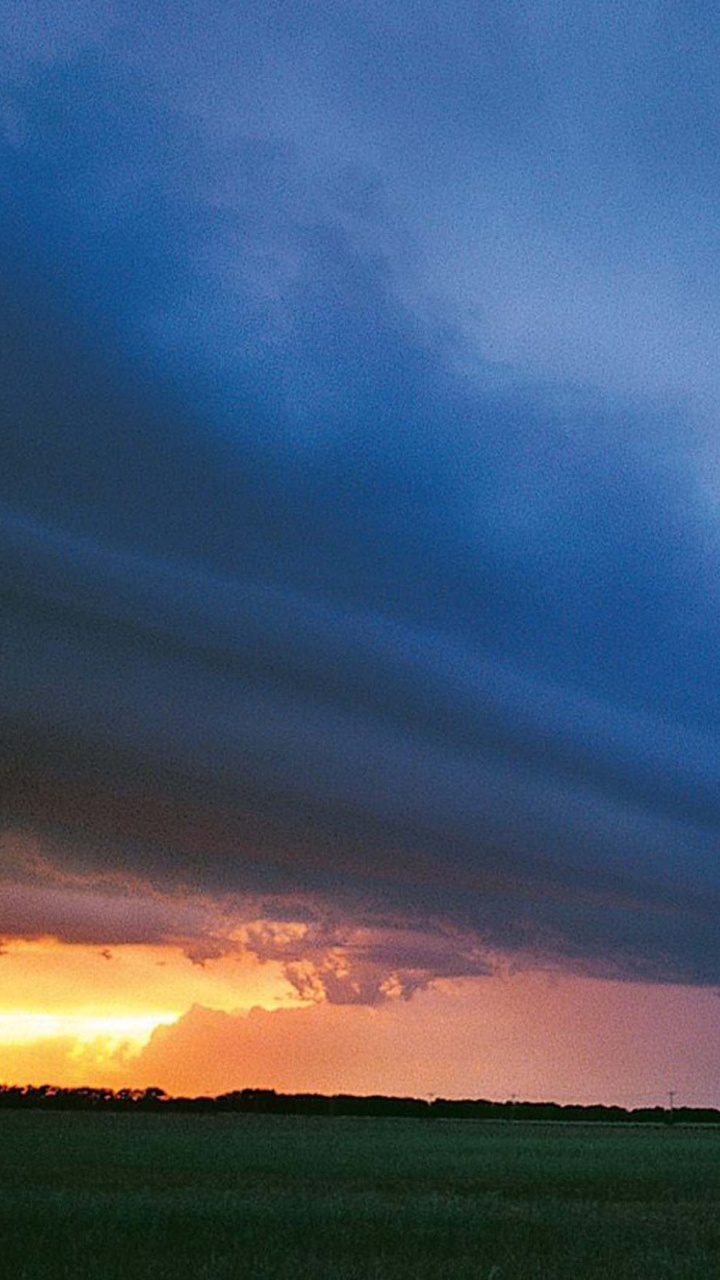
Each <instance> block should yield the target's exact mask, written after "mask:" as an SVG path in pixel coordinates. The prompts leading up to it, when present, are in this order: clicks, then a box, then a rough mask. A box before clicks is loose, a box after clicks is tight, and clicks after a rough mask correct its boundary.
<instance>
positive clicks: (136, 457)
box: [0, 2, 720, 1003]
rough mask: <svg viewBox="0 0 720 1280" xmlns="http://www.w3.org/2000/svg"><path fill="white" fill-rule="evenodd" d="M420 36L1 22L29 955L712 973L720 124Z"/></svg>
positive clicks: (480, 18)
mask: <svg viewBox="0 0 720 1280" xmlns="http://www.w3.org/2000/svg"><path fill="white" fill-rule="evenodd" d="M421 8H422V11H423V12H422V13H420V12H419V11H418V10H417V9H414V10H413V12H412V14H410V13H409V11H406V8H405V6H399V5H395V4H389V5H388V4H385V5H383V6H375V5H370V6H367V7H366V9H365V10H364V11H363V16H362V17H359V16H358V15H357V14H356V13H354V12H353V13H352V14H351V13H350V12H349V10H347V9H346V8H345V7H344V6H339V7H338V8H337V9H336V10H334V11H333V14H332V15H330V14H328V13H327V11H326V10H327V7H326V6H322V7H321V6H313V5H310V6H303V8H302V17H300V10H297V11H296V10H294V9H293V8H292V7H290V8H288V6H286V5H282V6H280V5H275V4H268V5H266V6H263V11H262V16H260V15H259V13H258V12H257V11H256V10H255V8H254V7H252V6H245V5H242V4H238V5H231V6H215V5H212V4H211V5H203V6H202V8H200V7H198V6H196V5H194V4H190V3H187V4H185V3H179V4H177V5H176V6H173V9H174V11H175V13H174V18H175V20H174V21H173V23H172V24H170V23H168V22H167V20H164V19H163V17H162V14H161V11H160V8H159V7H157V8H156V7H155V6H153V5H149V6H143V11H142V12H140V10H139V9H138V8H137V6H135V5H133V4H131V3H129V2H128V3H117V4H116V5H114V6H98V7H95V6H86V5H82V4H73V5H69V6H65V7H64V12H65V10H67V14H66V16H65V17H63V19H62V20H61V19H60V18H59V17H58V16H57V15H56V14H55V15H54V14H53V13H52V6H48V7H47V10H46V9H45V8H44V6H43V5H42V4H40V3H38V4H37V5H35V6H34V9H33V11H34V12H35V17H36V21H35V22H34V23H33V24H25V23H22V22H20V20H19V11H18V12H17V13H14V15H13V14H11V16H10V17H9V18H3V19H2V24H3V26H4V27H5V28H6V41H5V45H4V55H3V56H4V58H5V59H6V61H7V68H8V75H7V87H6V90H5V97H4V100H3V104H2V120H3V121H4V142H3V144H2V146H1V147H0V167H1V168H2V172H3V177H4V180H5V181H4V185H5V190H6V193H7V195H6V197H5V198H4V204H3V217H2V225H1V227H0V269H1V270H2V277H3V289H2V299H1V300H0V341H1V343H2V347H1V350H2V366H3V378H2V385H1V386H0V420H1V421H2V432H1V435H0V592H1V593H2V622H1V627H2V632H1V635H0V645H1V653H0V656H1V659H2V666H1V668H0V673H1V692H0V698H1V700H2V702H1V709H2V739H3V741H2V746H3V752H2V781H3V787H4V792H5V796H6V800H5V804H4V811H5V819H6V827H7V830H8V832H9V833H10V834H9V836H8V839H9V840H11V841H15V842H16V841H17V840H18V839H20V840H26V839H27V838H28V836H32V838H33V839H36V840H37V841H38V842H39V847H41V848H42V850H43V859H41V861H40V862H39V863H38V862H35V863H34V864H32V865H30V864H28V863H27V862H22V861H20V862H18V860H17V858H15V861H12V860H11V862H12V865H10V863H9V864H8V867H7V868H5V870H4V872H3V874H4V875H6V876H7V877H8V880H7V883H8V884H10V883H12V884H13V885H15V886H16V888H15V890H14V893H15V894H16V896H15V897H14V898H13V899H12V902H13V903H14V904H15V905H14V906H13V907H12V909H9V910H8V911H6V912H5V913H4V914H3V917H2V920H1V921H0V930H2V932H4V933H5V934H7V935H8V936H9V935H11V934H12V935H15V936H38V933H39V932H42V931H45V932H48V933H53V934H55V935H56V936H59V937H66V938H67V939H72V938H74V937H75V938H77V937H80V936H82V937H83V938H87V939H89V940H92V941H93V942H97V943H98V944H102V943H104V942H111V941H116V940H118V939H121V938H123V937H124V938H126V939H127V940H131V939H132V940H138V939H141V940H148V941H153V940H162V941H172V942H179V943H180V945H183V946H185V947H186V949H188V951H189V953H190V952H191V951H193V950H195V951H196V952H197V954H198V955H199V956H202V955H203V954H205V953H204V952H203V947H205V948H206V949H207V951H206V954H214V953H215V951H216V949H218V948H219V949H220V950H222V949H223V948H226V947H233V946H236V945H242V946H246V947H250V949H254V950H255V953H256V954H258V955H260V956H272V958H274V959H280V960H281V961H282V963H283V964H284V965H285V966H286V972H287V973H288V975H289V976H290V977H291V979H292V980H293V981H294V983H295V985H296V987H297V989H298V990H299V991H301V993H302V994H305V995H308V996H310V997H314V996H315V995H317V996H319V997H322V998H324V999H328V1000H333V1001H335V1002H338V1003H343V1002H345V1001H357V1002H366V1003H374V1002H376V1001H377V1000H378V999H379V998H380V995H381V994H383V993H386V992H387V991H390V990H393V991H394V992H395V993H398V994H410V993H411V992H412V990H413V989H416V988H417V987H419V986H423V985H426V984H427V983H428V982H429V981H431V980H432V977H433V976H434V975H435V976H448V975H452V974H473V973H483V972H485V971H487V968H488V967H489V966H491V965H492V963H493V958H494V957H497V956H499V955H503V956H506V957H508V956H509V957H514V959H515V962H517V963H521V964H528V965H531V964H546V965H547V964H550V965H560V966H564V967H566V968H570V969H572V970H573V971H581V972H589V973H593V974H596V975H603V976H614V977H626V978H640V977H642V978H650V979H656V980H662V981H671V980H679V981H685V982H691V983H702V984H705V983H716V982H717V981H718V980H719V978H720V939H719V938H718V933H717V925H716V922H717V907H718V901H719V899H718V894H719V893H720V872H719V871H718V862H717V854H716V841H717V830H718V819H719V818H720V786H719V784H720V764H718V758H719V757H718V737H719V721H720V679H719V677H718V663H717V650H718V603H719V602H718V591H717V582H718V581H719V580H720V575H719V573H718V571H719V570H720V538H719V528H718V517H717V502H718V498H720V481H718V479H717V477H718V475H720V471H719V470H718V463H719V462H720V458H718V451H717V441H716V438H715V432H714V429H713V428H714V423H715V421H716V414H717V409H718V407H720V388H719V387H718V385H717V374H716V361H715V360H714V356H713V354H712V353H713V352H714V345H713V344H714V341H715V339H714V334H715V333H716V332H717V323H718V320H720V297H719V296H718V290H717V286H716V283H715V274H716V273H715V268H714V251H713V248H712V246H713V244H714V238H717V235H718V232H719V230H720V225H719V224H718V222H717V215H716V213H714V212H713V209H712V208H711V202H710V201H709V200H708V198H707V194H708V192H712V191H714V190H715V187H716V185H717V178H718V175H717V174H716V173H715V163H716V162H715V161H714V160H713V158H712V155H711V154H710V153H709V151H703V150H702V148H701V147H700V144H699V143H698V142H697V141H694V142H693V145H692V146H689V145H688V144H689V140H690V139H693V140H695V139H697V138H698V136H699V137H705V139H706V140H708V139H709V138H710V135H711V121H710V120H709V118H705V116H703V112H702V110H701V107H700V106H699V100H698V99H696V98H695V97H692V96H688V91H687V89H686V87H685V84H686V77H685V76H683V78H682V81H681V80H680V79H678V76H677V73H676V70H675V63H674V54H673V49H674V44H673V41H674V39H675V22H676V19H675V17H674V16H673V12H672V11H671V10H670V8H669V7H668V6H667V5H665V4H657V5H654V6H650V7H647V6H646V7H645V9H644V11H643V14H644V16H642V17H640V16H630V17H627V18H623V19H622V21H621V15H619V14H614V15H611V16H610V17H609V18H607V19H605V18H604V19H603V21H602V22H601V21H600V17H599V10H598V11H597V12H596V6H593V5H590V6H584V8H583V14H584V16H581V15H577V14H575V13H574V11H573V12H571V11H570V10H569V8H568V7H567V6H565V5H562V4H559V3H552V4H546V3H542V4H540V3H537V4H529V5H526V6H521V7H520V10H518V11H517V12H516V13H515V15H510V16H509V15H508V13H507V11H506V6H501V5H497V6H496V5H487V6H483V7H482V14H480V12H479V10H478V8H477V6H475V5H464V4H461V5H454V6H451V7H448V9H447V11H446V12H445V11H443V9H442V7H441V9H440V10H437V7H436V6H434V7H433V10H432V22H431V23H430V26H429V27H426V25H425V23H424V17H423V15H424V16H425V17H427V18H428V20H429V18H430V14H429V10H428V13H427V14H425V6H424V5H423V6H421ZM321 10H325V12H322V11H321ZM646 10H647V12H646ZM651 10H652V14H651V12H650V11H651ZM696 20H697V23H698V24H699V26H698V31H699V32H701V34H702V40H701V39H700V35H698V39H697V41H695V42H694V43H693V46H692V50H691V52H690V53H689V54H688V56H689V57H690V59H691V62H692V64H693V68H694V70H695V71H696V72H697V74H698V76H699V77H700V78H702V77H703V76H704V77H707V75H708V73H709V63H707V61H706V54H705V52H704V50H705V48H706V47H707V46H706V44H705V43H704V41H705V36H706V35H708V38H709V23H707V22H706V21H705V19H704V18H703V16H702V7H700V8H699V9H698V10H697V16H696ZM586 23H590V24H591V26H592V37H593V64H592V67H588V66H587V64H586V61H583V57H585V59H586V53H585V54H583V51H584V50H585V51H586V50H587V45H588V31H587V30H586ZM706 28H707V30H706ZM714 43H715V45H716V44H717V39H715V42H714ZM711 46H712V42H711ZM708 56H709V55H708ZM583 68H584V69H583ZM663 84H664V85H665V86H670V90H669V91H668V92H667V93H664V92H663V90H662V88H661V87H660V86H662V85H663ZM608 95H609V96H608ZM608 103H609V104H610V108H609V107H608ZM713 128H714V126H713ZM698 131H699V132H698ZM659 135H662V136H663V137H664V138H665V145H664V150H663V153H662V160H658V159H657V138H658V136H659ZM660 171H662V182H660V177H659V175H660ZM691 215H692V216H691ZM8 847H9V846H8ZM13 847H15V845H13ZM69 876H75V877H79V880H76V881H75V882H73V884H72V885H71V884H69V882H68V877H69ZM128 894H131V895H132V894H135V895H136V898H137V900H136V901H135V905H134V907H133V912H131V913H130V915H128V914H127V913H126V915H125V916H123V917H122V920H121V919H120V915H119V914H118V913H119V912H120V914H121V908H120V907H119V906H118V902H119V901H120V900H122V899H123V895H125V896H127V895H128ZM18 895H19V896H18ZM68 895H70V896H68ZM78 895H80V897H78ZM153 895H154V896H153ZM141 899H142V900H141ZM8 901H10V899H8ZM133 913H134V914H133ZM80 921H82V923H79V922H80ZM257 921H261V922H262V921H265V925H262V924H258V923H257ZM272 921H280V922H282V924H283V925H293V927H294V928H295V932H293V931H292V930H291V931H290V932H289V933H286V934H283V933H282V931H279V930H277V929H275V930H274V929H273V927H271V924H272ZM253 922H256V923H255V924H253ZM251 926H252V928H254V932H248V929H249V928H251ZM123 930H125V932H123ZM282 939H285V941H282Z"/></svg>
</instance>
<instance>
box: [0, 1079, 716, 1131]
mask: <svg viewBox="0 0 720 1280" xmlns="http://www.w3.org/2000/svg"><path fill="white" fill-rule="evenodd" d="M3 1107H5V1108H19V1109H33V1110H44V1111H122V1112H148V1111H151V1112H156V1113H171V1112H172V1113H176V1112H202V1113H209V1114H223V1113H227V1112H240V1113H242V1114H246V1115H297V1116H397V1117H404V1118H416V1119H425V1120H505V1121H507V1122H509V1123H513V1122H515V1121H535V1122H542V1123H547V1122H551V1121H564V1122H566V1123H568V1122H575V1123H578V1122H588V1121H590V1122H593V1121H594V1122H601V1123H606V1124H607V1123H612V1124H622V1123H632V1124H639V1123H650V1124H659V1123H665V1124H667V1123H677V1124H719V1123H720V1111H718V1110H717V1109H716V1108H714V1107H674V1108H672V1109H669V1108H667V1107H661V1106H656V1107H636V1108H633V1109H628V1108H626V1107H619V1106H603V1105H601V1104H596V1105H591V1106H581V1105H579V1104H570V1105H563V1104H561V1103H557V1102H520V1101H517V1100H512V1101H509V1102H493V1101H490V1100H489V1099H487V1098H464V1099H456V1098H432V1099H423V1098H405V1097H386V1096H384V1095H382V1094H375V1095H371V1096H369V1097H365V1096H358V1095H355V1094H347V1093H337V1094H333V1095H327V1094H320V1093H277V1092H276V1091H275V1090H274V1089H236V1090H233V1091H232V1092H230V1093H221V1094H218V1095H217V1096H216V1097H209V1096H206V1095H200V1096H198V1097H182V1096H180V1097H172V1096H171V1095H170V1094H167V1093H166V1092H165V1090H164V1089H160V1088H156V1087H155V1088H149V1089H118V1090H113V1089H102V1088H89V1087H82V1088H63V1087H61V1086H59V1085H50V1084H42V1085H0V1108H3Z"/></svg>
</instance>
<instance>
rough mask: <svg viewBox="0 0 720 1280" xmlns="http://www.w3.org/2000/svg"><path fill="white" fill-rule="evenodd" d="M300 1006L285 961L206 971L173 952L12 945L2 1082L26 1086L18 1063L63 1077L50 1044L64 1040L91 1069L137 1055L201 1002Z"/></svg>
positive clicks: (1, 1018) (238, 962)
mask: <svg viewBox="0 0 720 1280" xmlns="http://www.w3.org/2000/svg"><path fill="white" fill-rule="evenodd" d="M297 1003H299V1001H298V1000H297V996H296V993H295V992H294V991H293V989H292V987H291V986H290V985H289V983H288V982H287V981H286V980H285V979H284V978H283V976H282V972H281V969H280V966H279V965H277V964H274V963H273V962H270V961H268V962H266V963H264V964H260V963H259V962H258V961H257V960H255V959H254V958H253V957H252V956H249V955H246V954H242V955H240V954H238V955H230V956H223V957H220V958H218V959H216V960H209V961H206V962H205V963H204V964H202V965H200V964H194V963H193V962H192V961H191V960H189V959H188V957H187V956H186V955H184V953H183V952H182V951H181V950H180V948H178V947H170V946H164V947H158V946H117V947H110V948H107V949H103V948H99V947H89V946H80V945H69V944H64V943H60V942H57V941H55V940H54V939H51V938H44V939H40V940H36V941H16V942H12V943H8V944H6V946H5V947H4V949H3V952H2V955H1V956H0V1082H1V1081H9V1080H10V1079H11V1077H12V1082H15V1083H25V1082H26V1080H25V1079H23V1080H22V1081H18V1079H17V1076H16V1074H15V1072H16V1070H17V1069H18V1064H20V1063H25V1064H26V1066H25V1069H26V1071H27V1070H31V1072H32V1077H33V1078H36V1077H37V1076H38V1075H39V1076H41V1077H42V1078H43V1079H45V1075H46V1070H45V1064H46V1063H47V1064H48V1067H49V1065H50V1063H53V1064H54V1067H55V1071H56V1073H57V1061H56V1054H55V1053H54V1052H53V1051H52V1049H51V1042H54V1043H55V1044H57V1043H58V1042H59V1041H63V1042H64V1044H65V1052H66V1055H67V1056H68V1058H69V1059H72V1061H73V1062H74V1063H75V1065H76V1066H79V1065H80V1061H82V1062H84V1064H85V1066H86V1067H88V1066H89V1065H91V1063H100V1062H101V1061H102V1062H107V1061H108V1060H109V1058H111V1057H112V1056H113V1055H118V1054H121V1056H123V1057H125V1058H127V1055H128V1054H129V1055H131V1056H132V1055H133V1054H135V1053H137V1052H139V1051H140V1049H141V1048H142V1046H143V1045H145V1044H147V1042H148V1040H149V1039H150V1036H151V1035H152V1033H153V1031H154V1030H155V1029H156V1028H157V1027H158V1026H161V1025H163V1024H164V1025H167V1024H169V1023H172V1022H174V1021H176V1020H177V1019H178V1018H179V1017H181V1016H182V1014H183V1013H185V1012H186V1011H187V1010H188V1009H189V1008H190V1007H191V1006H192V1005H194V1004H202V1005H205V1006H206V1007H208V1008H212V1009H221V1010H224V1011H228V1012H229V1011H231V1010H238V1009H250V1008H252V1007H253V1006H258V1005H259V1006H261V1007H262V1008H265V1009H275V1008H279V1007H283V1006H285V1007H287V1006H290V1005H294V1004H297ZM73 1075H74V1072H73ZM27 1082H30V1076H28V1077H27ZM55 1082H56V1083H58V1084H62V1083H66V1082H67V1083H69V1082H70V1081H69V1080H68V1081H65V1080H61V1079H58V1080H56V1081H55Z"/></svg>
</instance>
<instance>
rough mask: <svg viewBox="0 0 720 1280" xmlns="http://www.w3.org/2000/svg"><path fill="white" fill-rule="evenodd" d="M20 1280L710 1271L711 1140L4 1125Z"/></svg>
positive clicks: (404, 1124) (431, 1130)
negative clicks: (46, 1279)
mask: <svg viewBox="0 0 720 1280" xmlns="http://www.w3.org/2000/svg"><path fill="white" fill-rule="evenodd" d="M0 1186H1V1190H2V1196H1V1208H0V1272H1V1273H2V1275H3V1276H8V1278H10V1277H12V1280H41V1278H42V1280H44V1278H46V1277H47V1278H48V1280H50V1278H51V1277H52V1280H59V1278H60V1277H63V1280H85V1278H87V1277H92V1278H93V1280H117V1278H119V1277H148V1280H190V1278H191V1277H192V1280H230V1278H231V1277H243V1278H245V1277H247V1278H248V1280H371V1278H373V1280H400V1277H402V1280H429V1278H430V1277H433V1278H438V1280H439V1278H440V1277H442V1278H443V1280H444V1278H445V1277H447V1280H470V1278H471V1277H472V1280H560V1278H562V1280H601V1278H602V1280H625V1278H628V1280H629V1278H630V1277H632V1278H633V1280H660V1278H661V1277H664V1276H672V1277H675V1278H677V1280H690V1278H691V1277H693V1278H696V1277H703V1278H705V1277H707V1278H708V1280H709V1278H710V1277H712V1280H717V1277H718V1276H719V1275H720V1131H718V1130H716V1129H710V1128H707V1127H706V1128H704V1129H682V1128H680V1127H675V1128H670V1129H662V1128H651V1127H647V1126H646V1127H642V1128H640V1127H638V1128H634V1127H631V1126H619V1127H616V1128H613V1127H604V1126H589V1125H588V1126H579V1125H578V1126H574V1125H572V1126H570V1125H568V1126H560V1125H556V1126H533V1125H526V1124H523V1123H505V1124H503V1123H498V1124H494V1123H473V1122H472V1121H468V1122H462V1121H460V1122H452V1121H450V1122H445V1121H436V1122H428V1121H422V1120H390V1119H389V1120H343V1119H337V1120H333V1119H304V1118H300V1117H297V1118H282V1117H254V1116H192V1115H190V1116H183V1115H176V1116H170V1115H166V1116H163V1115H144V1116H142V1115H129V1116H126V1115H108V1114H102V1115H93V1114H75V1115H73V1114H67V1113H62V1114H43V1113H39V1112H30V1113H22V1112H6V1113H5V1114H4V1115H2V1116H0Z"/></svg>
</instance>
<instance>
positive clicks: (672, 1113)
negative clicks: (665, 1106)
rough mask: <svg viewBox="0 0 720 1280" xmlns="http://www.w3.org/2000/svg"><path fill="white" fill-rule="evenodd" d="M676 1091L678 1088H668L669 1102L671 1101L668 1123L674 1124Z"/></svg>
mask: <svg viewBox="0 0 720 1280" xmlns="http://www.w3.org/2000/svg"><path fill="white" fill-rule="evenodd" d="M676 1092H677V1090H676V1089H668V1101H669V1103H670V1108H669V1114H668V1124H672V1123H673V1121H674V1119H675V1094H676Z"/></svg>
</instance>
